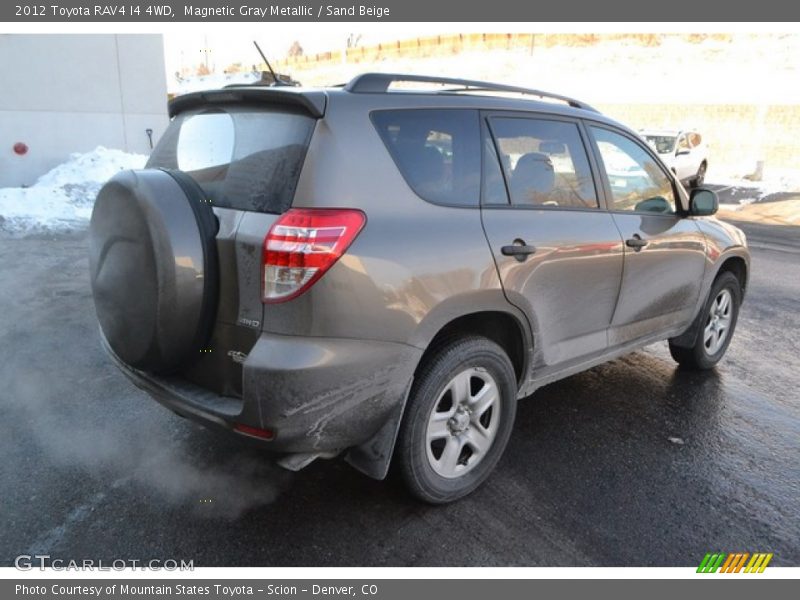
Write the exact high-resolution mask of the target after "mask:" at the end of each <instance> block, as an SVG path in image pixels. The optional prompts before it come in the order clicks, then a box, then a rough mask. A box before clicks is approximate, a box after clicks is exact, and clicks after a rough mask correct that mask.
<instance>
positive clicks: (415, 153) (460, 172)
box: [372, 109, 481, 206]
mask: <svg viewBox="0 0 800 600" xmlns="http://www.w3.org/2000/svg"><path fill="white" fill-rule="evenodd" d="M372 122H373V123H374V125H375V127H376V129H377V130H378V133H379V134H380V136H381V138H382V139H383V141H384V143H385V144H386V147H387V148H388V149H389V153H390V154H391V156H392V158H393V159H394V162H395V164H396V165H397V168H398V169H399V170H400V172H401V174H402V175H403V177H404V178H405V180H406V181H407V182H408V185H410V186H411V188H412V189H413V190H414V191H415V192H416V193H417V195H419V196H420V197H422V198H424V199H425V200H428V201H430V202H435V203H437V204H456V205H467V206H477V205H478V196H479V190H480V172H481V160H480V130H479V121H478V113H477V111H474V110H427V109H425V110H413V109H409V110H391V111H376V112H373V113H372Z"/></svg>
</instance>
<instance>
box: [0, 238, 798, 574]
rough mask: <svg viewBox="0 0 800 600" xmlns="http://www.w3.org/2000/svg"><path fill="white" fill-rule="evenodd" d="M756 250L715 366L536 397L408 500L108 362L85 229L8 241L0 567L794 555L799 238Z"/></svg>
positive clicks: (609, 373)
mask: <svg viewBox="0 0 800 600" xmlns="http://www.w3.org/2000/svg"><path fill="white" fill-rule="evenodd" d="M798 239H800V237H798V236H797V235H794V237H792V236H791V235H789V238H788V240H789V241H788V242H787V243H786V244H785V247H782V248H781V249H778V250H776V249H769V248H761V247H755V248H754V249H753V272H752V281H751V285H750V290H749V292H748V296H747V298H746V301H745V304H744V307H743V312H742V314H741V318H740V321H739V325H738V330H737V332H736V335H735V338H734V340H733V343H732V345H731V347H730V349H729V352H728V356H727V357H726V359H725V360H724V362H723V363H722V364H721V366H719V367H718V368H717V369H716V370H715V371H712V372H709V373H704V374H698V373H690V372H684V371H680V370H678V369H676V366H675V364H674V363H673V362H672V360H671V359H670V357H669V354H668V352H667V350H666V344H656V345H654V346H650V347H648V348H647V349H645V350H643V351H640V352H636V353H634V354H632V355H630V356H627V357H625V358H623V359H620V360H616V361H614V362H611V363H608V364H605V365H603V366H600V367H597V368H595V369H592V370H590V371H588V372H585V373H582V374H580V375H576V376H574V377H570V378H569V379H566V380H564V381H561V382H558V383H555V384H552V385H549V386H547V387H545V388H543V389H541V390H539V391H537V392H536V393H535V394H534V395H533V396H532V397H531V398H529V399H527V400H526V401H523V402H522V403H521V404H520V406H519V412H518V417H517V423H516V427H515V431H514V434H513V436H512V439H511V442H510V444H509V447H508V450H507V451H506V454H505V456H504V458H503V460H502V461H501V463H500V465H499V466H498V469H497V471H496V472H495V473H494V475H493V476H492V477H491V478H490V479H489V481H488V482H487V484H486V485H484V486H483V487H482V488H481V489H479V490H478V491H477V492H476V493H474V494H473V495H471V496H470V497H468V498H466V499H464V500H462V501H460V502H458V503H456V504H453V505H449V506H444V507H430V506H425V505H421V504H419V503H417V502H416V501H414V500H413V499H411V498H410V497H409V496H408V495H407V494H406V492H405V491H404V490H403V488H402V486H401V485H400V483H399V482H398V481H397V480H396V478H390V479H389V480H388V481H384V482H378V481H373V480H371V479H368V478H367V477H364V476H362V475H360V474H359V473H357V472H355V471H354V470H353V469H351V468H350V467H349V466H347V465H346V464H345V463H344V462H343V461H342V460H339V459H334V460H330V461H317V462H316V463H314V464H312V465H311V466H310V467H308V468H307V469H305V470H304V471H301V472H299V473H288V472H285V471H282V470H280V469H279V468H277V467H275V466H273V465H272V464H271V463H270V461H269V458H268V456H267V455H265V454H264V453H263V452H262V451H260V450H256V449H253V448H251V447H249V446H247V445H245V444H244V443H242V442H240V441H239V440H238V439H234V438H232V437H228V436H225V435H224V434H220V433H215V432H212V431H208V430H206V429H204V428H202V427H200V426H198V425H195V424H193V423H191V422H189V421H186V420H183V419H181V418H179V417H177V416H176V415H174V414H172V413H171V412H169V411H167V410H166V409H164V408H162V407H161V406H159V405H158V404H156V403H155V402H154V401H152V400H151V399H149V398H148V397H147V396H146V395H145V394H144V393H142V392H140V391H139V390H137V389H135V388H133V387H132V386H131V385H130V384H129V383H128V381H127V380H126V379H124V377H123V376H122V375H121V374H119V373H118V372H117V370H116V369H115V368H114V367H113V366H112V365H111V363H110V361H109V360H108V359H107V358H106V356H105V355H104V354H103V351H102V350H101V348H100V344H99V341H98V336H97V329H96V322H95V318H94V313H93V306H92V299H91V295H90V291H89V282H88V273H87V271H88V265H87V258H86V250H85V246H86V240H85V238H84V237H83V236H82V235H74V236H72V237H52V236H49V237H48V236H42V237H39V238H38V239H21V240H10V239H4V240H0V265H2V267H0V307H2V310H0V409H2V419H0V454H1V455H2V457H3V458H2V460H1V461H0V490H1V491H2V506H3V518H2V520H0V564H2V565H10V564H12V563H13V561H14V558H15V557H16V556H17V555H20V554H35V553H45V554H50V555H51V557H53V558H63V559H76V560H80V559H84V558H92V559H103V560H113V559H127V560H131V559H137V560H145V559H150V558H159V559H162V560H163V559H168V558H171V559H178V560H180V559H183V560H194V564H195V565H196V566H258V565H261V566H266V565H271V566H278V565H281V566H327V565H350V566H371V565H383V566H460V565H492V566H506V565H525V566H561V565H563V566H568V565H577V566H583V565H599V566H623V565H637V566H638V565H655V566H662V565H667V566H670V565H672V566H690V565H697V564H698V563H699V562H700V560H701V559H702V557H703V555H704V554H705V553H706V552H716V551H722V552H733V551H747V552H773V553H774V555H775V556H774V559H773V563H772V564H774V565H793V566H797V565H800V461H798V457H800V407H799V406H798V399H799V398H800V392H798V389H799V388H800V347H799V346H798V332H800V310H798V309H799V308H800V249H796V248H794V249H793V245H792V242H793V240H794V241H797V240H798Z"/></svg>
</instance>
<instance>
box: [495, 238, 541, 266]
mask: <svg viewBox="0 0 800 600" xmlns="http://www.w3.org/2000/svg"><path fill="white" fill-rule="evenodd" d="M500 252H501V253H502V254H503V256H513V257H514V258H516V259H517V260H518V261H519V262H522V261H524V260H525V259H526V258H528V255H529V254H534V253H535V252H536V246H529V245H527V244H526V243H525V242H523V241H522V240H514V243H513V244H512V245H511V246H503V247H502V248H500Z"/></svg>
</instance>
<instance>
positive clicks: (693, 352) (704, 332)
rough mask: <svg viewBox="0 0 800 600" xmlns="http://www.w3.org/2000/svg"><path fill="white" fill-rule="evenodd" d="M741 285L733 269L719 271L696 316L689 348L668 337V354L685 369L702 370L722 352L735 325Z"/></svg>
mask: <svg viewBox="0 0 800 600" xmlns="http://www.w3.org/2000/svg"><path fill="white" fill-rule="evenodd" d="M741 304H742V287H741V284H740V283H739V280H738V279H737V278H736V276H735V275H734V274H733V273H729V272H725V273H721V274H720V275H719V276H718V277H717V279H716V280H715V281H714V284H713V285H712V286H711V291H710V292H709V294H708V298H707V299H706V303H705V305H704V306H703V309H702V311H701V313H700V314H699V315H698V317H697V321H696V322H695V326H696V327H697V336H696V339H695V342H694V345H693V346H692V347H690V348H687V347H683V346H678V345H676V344H675V343H674V342H673V340H670V341H669V352H670V354H672V358H674V359H675V361H676V362H677V363H678V364H679V365H680V366H681V367H682V368H685V369H691V370H696V371H705V370H708V369H712V368H714V366H716V364H717V363H718V362H719V361H720V360H721V359H722V357H723V356H724V355H725V351H726V350H727V349H728V345H729V344H730V343H731V339H732V338H733V332H734V330H735V329H736V321H737V320H738V318H739V307H740V306H741Z"/></svg>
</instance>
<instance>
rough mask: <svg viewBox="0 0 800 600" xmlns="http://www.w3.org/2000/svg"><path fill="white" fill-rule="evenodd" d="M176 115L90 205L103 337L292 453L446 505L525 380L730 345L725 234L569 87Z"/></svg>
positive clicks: (639, 145)
mask: <svg viewBox="0 0 800 600" xmlns="http://www.w3.org/2000/svg"><path fill="white" fill-rule="evenodd" d="M401 81H402V82H406V84H405V85H406V86H407V85H408V83H407V82H412V84H413V82H417V85H418V87H419V84H420V83H425V84H431V83H432V84H437V85H438V86H439V87H438V88H436V89H434V90H431V89H430V86H429V88H428V89H423V90H417V91H411V90H409V89H407V88H402V89H401V90H400V91H398V90H397V86H395V85H394V84H395V83H397V82H401ZM170 112H171V115H172V117H173V118H172V122H171V125H170V126H169V128H168V129H167V131H166V133H165V134H164V136H163V138H162V139H161V141H160V142H159V143H158V145H157V147H156V148H155V150H154V152H153V154H152V156H151V158H150V161H149V163H148V164H147V166H146V168H145V169H143V170H137V171H124V172H121V173H119V174H118V175H116V176H115V177H114V178H113V179H112V180H111V181H109V182H108V183H107V184H106V185H105V186H104V187H103V188H102V190H101V191H100V193H99V195H98V197H97V201H96V204H95V208H94V213H93V215H92V221H91V251H90V253H91V261H90V262H91V279H92V286H93V291H94V300H95V305H96V309H97V316H98V319H99V321H100V326H101V331H102V335H103V340H104V344H105V346H106V348H107V349H108V351H109V353H110V355H111V357H112V358H113V359H114V360H115V362H116V363H117V365H118V366H119V367H120V368H121V369H122V371H123V372H124V373H125V374H126V375H127V376H128V377H129V378H131V379H132V380H133V382H134V383H136V385H138V386H139V387H141V388H143V389H144V390H146V391H147V392H149V393H150V394H151V395H152V396H153V397H154V398H155V399H156V400H158V401H159V402H161V403H163V404H164V405H166V406H167V407H169V408H171V409H172V410H174V411H175V412H177V413H179V414H181V415H184V416H187V417H191V418H194V419H197V420H199V421H201V422H203V423H207V424H210V425H217V426H220V427H223V428H226V429H229V430H230V431H232V432H235V433H237V434H239V435H242V436H247V437H249V438H252V439H255V440H259V441H260V442H261V443H262V444H263V445H264V446H266V447H270V448H272V449H273V450H274V451H275V452H276V453H280V454H281V455H282V458H281V459H280V462H281V464H283V465H284V466H287V467H289V468H294V469H298V468H300V467H302V466H304V465H305V464H307V463H308V462H310V461H311V460H313V459H315V458H318V457H332V456H334V455H338V454H340V453H343V454H344V455H345V457H346V459H347V460H348V461H349V462H350V463H351V464H352V465H354V466H355V467H357V468H358V469H360V470H362V471H363V472H365V473H367V474H368V475H371V476H373V477H376V478H383V477H384V476H385V475H386V473H387V471H388V468H389V463H390V461H394V463H395V464H396V467H397V469H398V470H399V472H400V473H401V474H402V476H403V477H404V479H405V481H406V482H407V484H408V486H409V487H410V489H411V490H412V491H413V493H414V494H416V495H417V496H418V497H420V498H422V499H425V500H427V501H430V502H447V501H450V500H454V499H456V498H459V497H461V496H464V495H465V494H467V493H469V492H470V491H472V490H473V489H474V488H476V487H477V486H478V485H479V484H480V483H481V482H482V481H483V480H484V479H486V477H487V475H488V474H489V472H490V471H491V470H492V468H493V467H494V466H495V465H496V463H497V461H498V459H499V458H500V456H501V454H502V452H503V449H504V448H505V446H506V443H507V442H508V439H509V436H510V434H511V429H512V425H513V423H514V415H515V411H516V408H517V407H516V404H517V398H522V397H525V396H528V395H530V394H531V393H532V392H533V391H534V390H535V389H536V388H537V387H539V386H542V385H544V384H546V383H548V382H552V381H555V380H557V379H560V378H563V377H566V376H568V375H570V374H573V373H577V372H579V371H582V370H584V369H588V368H590V367H592V366H594V365H597V364H599V363H601V362H603V361H607V360H609V359H611V358H614V357H618V356H620V355H622V354H625V353H627V352H630V351H632V350H635V349H637V348H640V347H642V346H644V345H645V344H649V343H651V342H654V341H657V340H663V339H669V344H670V350H671V352H672V355H673V357H674V358H675V359H676V360H677V361H678V362H679V363H680V364H681V365H684V366H686V367H691V368H697V369H708V368H710V367H713V366H714V365H715V364H716V363H717V362H718V361H719V360H720V358H722V355H723V354H724V353H725V350H726V348H727V346H728V344H729V343H730V341H731V336H732V335H733V331H734V327H735V326H736V318H737V314H738V311H739V306H740V303H741V301H742V296H743V294H744V290H745V287H746V285H747V279H748V268H749V266H748V265H749V258H748V252H747V249H746V244H745V239H744V236H743V234H742V233H741V231H739V230H738V229H736V228H734V227H731V226H730V225H726V224H724V223H721V222H719V221H718V220H716V219H715V218H711V217H710V215H712V214H713V213H714V212H715V211H716V208H717V199H716V197H715V195H714V194H713V192H711V191H708V190H704V189H696V190H694V191H693V192H692V195H691V197H687V193H686V191H685V190H684V189H683V188H682V187H681V186H680V185H679V183H678V182H677V181H676V180H675V178H674V176H673V174H671V173H670V171H669V169H667V168H665V166H664V165H663V164H662V163H661V162H660V160H659V159H658V158H657V156H656V155H655V153H654V152H653V151H652V149H651V148H649V147H648V145H647V144H646V143H645V142H644V141H643V140H642V139H641V138H639V136H637V135H636V134H635V133H633V132H632V131H631V130H630V129H627V128H625V127H623V126H621V125H619V124H617V123H615V122H614V121H612V120H610V119H608V118H606V117H604V116H603V115H601V114H600V113H598V112H597V111H595V110H593V109H592V108H591V107H589V106H586V105H584V104H583V103H581V102H578V101H576V100H572V99H569V98H564V97H561V96H556V95H553V94H548V93H544V92H540V91H536V90H527V89H519V88H511V87H508V86H502V85H496V84H490V83H483V82H475V81H466V80H456V79H444V78H432V77H419V76H400V75H387V74H366V75H361V76H359V77H357V78H356V79H354V80H353V81H351V82H350V83H349V84H347V85H346V86H343V87H336V88H330V89H324V90H310V89H309V90H304V89H298V88H274V87H245V86H243V87H231V88H226V89H222V90H217V91H209V92H202V93H194V94H188V95H185V96H180V97H178V98H176V99H175V100H173V101H172V103H171V105H170Z"/></svg>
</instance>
